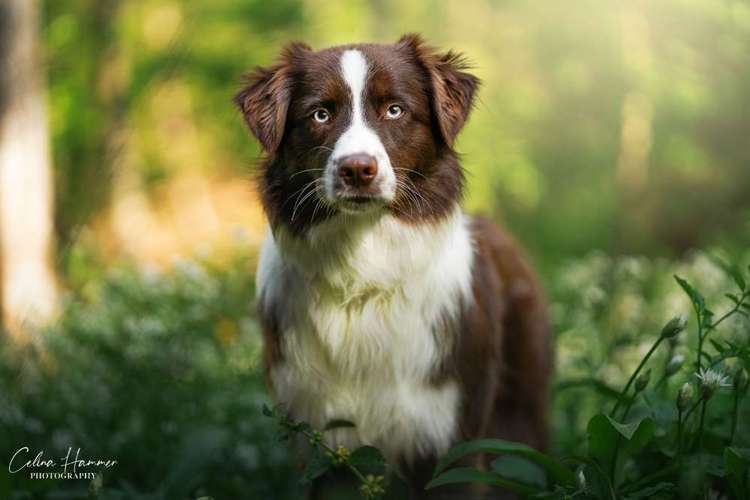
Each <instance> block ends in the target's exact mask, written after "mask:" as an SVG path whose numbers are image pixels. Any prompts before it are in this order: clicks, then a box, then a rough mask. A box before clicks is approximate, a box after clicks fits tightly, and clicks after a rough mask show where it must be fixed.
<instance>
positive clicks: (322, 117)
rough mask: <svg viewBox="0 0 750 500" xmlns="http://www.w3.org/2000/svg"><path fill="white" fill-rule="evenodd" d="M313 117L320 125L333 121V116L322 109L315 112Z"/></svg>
mask: <svg viewBox="0 0 750 500" xmlns="http://www.w3.org/2000/svg"><path fill="white" fill-rule="evenodd" d="M312 117H313V120H315V121H316V122H318V123H326V122H327V121H328V120H330V119H331V114H330V113H329V112H328V111H327V110H325V109H323V108H320V109H316V110H315V111H314V112H313V114H312Z"/></svg>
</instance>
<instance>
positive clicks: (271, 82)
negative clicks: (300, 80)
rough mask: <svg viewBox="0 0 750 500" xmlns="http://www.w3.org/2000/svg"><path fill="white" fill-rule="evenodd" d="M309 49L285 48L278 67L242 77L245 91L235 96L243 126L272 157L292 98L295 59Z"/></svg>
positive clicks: (253, 72) (267, 68) (298, 46)
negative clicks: (243, 122)
mask: <svg viewBox="0 0 750 500" xmlns="http://www.w3.org/2000/svg"><path fill="white" fill-rule="evenodd" d="M310 50H311V49H310V47H309V46H307V45H305V44H303V43H299V42H295V43H292V44H290V45H288V46H287V47H286V48H285V49H284V50H283V52H282V55H281V58H280V60H279V62H278V63H276V64H275V65H273V66H270V67H266V68H261V67H258V68H255V70H254V71H252V72H251V73H249V74H247V75H246V76H245V87H244V88H243V89H242V90H240V91H239V92H238V93H237V95H235V96H234V99H233V100H234V103H235V104H236V105H237V106H238V107H239V108H240V111H242V115H243V116H244V118H245V123H247V126H248V127H249V128H250V131H251V132H252V133H253V135H255V137H257V138H258V141H260V144H261V146H263V149H265V150H266V151H267V152H269V153H275V152H276V150H277V149H278V147H279V145H280V144H281V139H282V138H283V136H284V128H285V126H286V117H287V112H288V111H289V101H290V100H291V94H292V84H293V81H292V71H291V68H292V65H293V63H294V58H295V57H297V56H298V55H299V54H300V53H302V52H307V51H310Z"/></svg>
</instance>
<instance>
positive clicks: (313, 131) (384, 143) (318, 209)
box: [235, 35, 479, 232]
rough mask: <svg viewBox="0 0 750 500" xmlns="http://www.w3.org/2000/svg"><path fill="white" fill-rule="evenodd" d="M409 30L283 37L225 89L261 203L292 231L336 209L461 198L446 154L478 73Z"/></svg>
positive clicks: (411, 214)
mask: <svg viewBox="0 0 750 500" xmlns="http://www.w3.org/2000/svg"><path fill="white" fill-rule="evenodd" d="M464 70H465V64H464V63H463V60H462V58H461V56H460V55H458V54H455V53H452V52H448V53H446V54H438V53H436V52H434V51H433V50H432V49H430V48H429V47H426V46H425V45H424V43H423V42H422V40H421V39H420V37H419V36H417V35H407V36H404V37H403V38H401V40H399V41H398V42H397V43H395V44H392V45H375V44H366V45H349V46H342V47H334V48H330V49H325V50H321V51H317V52H316V51H313V50H312V49H310V48H309V47H308V46H306V45H304V44H300V43H293V44H291V45H289V46H288V47H286V49H285V50H284V52H283V54H282V56H281V58H280V60H279V62H278V63H277V64H275V65H274V66H271V67H268V68H257V69H256V70H255V71H254V72H252V73H251V74H250V75H249V76H248V80H247V85H246V87H245V88H243V89H242V90H241V91H240V92H239V93H238V94H237V96H236V97H235V102H236V104H237V105H238V106H239V108H240V110H241V111H242V113H243V115H244V118H245V121H246V123H247V125H248V126H249V128H250V130H251V131H252V132H253V134H254V135H255V136H256V137H257V138H258V140H259V141H260V143H261V145H262V146H263V149H264V150H265V152H266V153H267V159H266V161H265V164H264V167H263V172H262V177H261V190H262V192H263V202H264V205H265V208H266V210H267V212H268V213H269V216H270V218H271V222H272V224H286V225H287V226H288V227H289V228H291V229H292V230H293V231H295V232H301V231H304V230H305V229H306V228H309V227H310V226H311V225H313V224H315V223H316V222H319V221H321V220H325V219H327V218H330V217H335V216H337V215H339V214H342V213H343V214H347V215H354V216H357V215H359V214H373V213H387V212H390V213H392V214H394V215H395V216H397V217H401V218H404V219H406V220H412V221H416V220H424V219H429V218H436V217H439V216H441V215H444V214H445V213H447V212H448V211H449V210H451V209H452V208H453V206H454V205H455V203H456V202H457V200H458V198H459V197H460V194H461V189H462V185H463V175H462V172H461V168H460V166H459V164H458V162H457V161H456V155H455V154H454V152H453V150H452V145H453V142H454V140H455V138H456V135H457V134H458V132H459V131H460V130H461V128H462V126H463V125H464V123H465V121H466V119H467V117H468V115H469V112H470V110H471V108H472V103H473V98H474V93H475V91H476V89H477V86H478V84H479V81H478V79H477V78H476V77H474V76H473V75H470V74H468V73H466V72H465V71H464Z"/></svg>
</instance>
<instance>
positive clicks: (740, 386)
mask: <svg viewBox="0 0 750 500" xmlns="http://www.w3.org/2000/svg"><path fill="white" fill-rule="evenodd" d="M747 383H748V376H747V370H745V369H744V368H740V369H739V370H737V373H735V374H734V390H736V391H744V390H745V389H747Z"/></svg>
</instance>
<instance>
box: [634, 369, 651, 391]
mask: <svg viewBox="0 0 750 500" xmlns="http://www.w3.org/2000/svg"><path fill="white" fill-rule="evenodd" d="M649 380H651V368H649V369H648V370H646V371H645V372H643V373H641V374H640V375H638V378H637V379H635V392H636V394H637V393H639V392H641V391H642V390H643V389H645V388H646V386H648V381H649Z"/></svg>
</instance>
